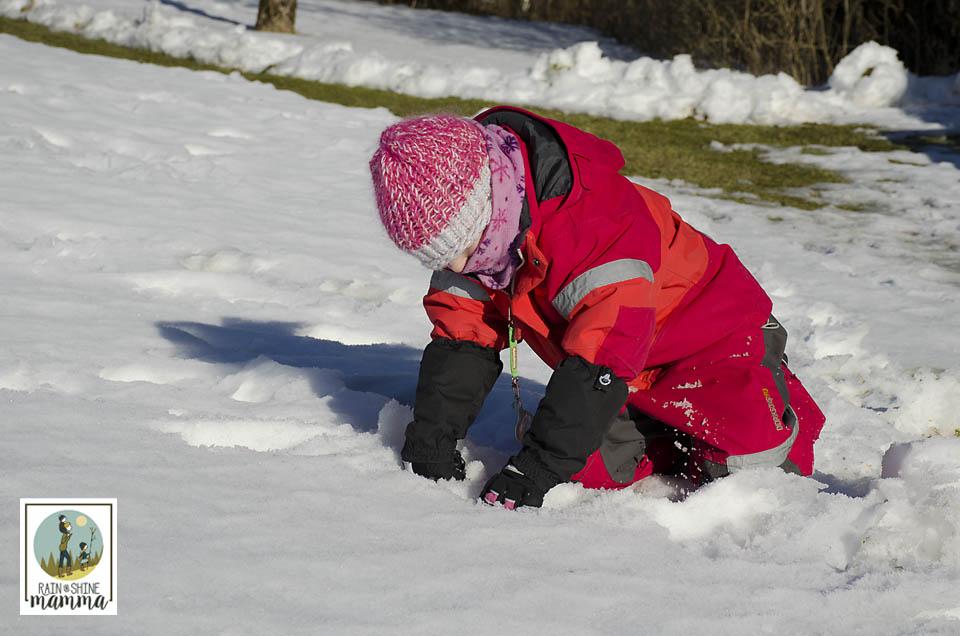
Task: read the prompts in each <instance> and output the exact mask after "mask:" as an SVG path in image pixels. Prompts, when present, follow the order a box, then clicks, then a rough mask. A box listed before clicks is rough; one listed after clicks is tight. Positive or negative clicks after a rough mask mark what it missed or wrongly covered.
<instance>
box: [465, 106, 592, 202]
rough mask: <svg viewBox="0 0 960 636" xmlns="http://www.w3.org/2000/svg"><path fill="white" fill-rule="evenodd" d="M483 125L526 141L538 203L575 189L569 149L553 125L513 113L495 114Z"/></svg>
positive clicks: (504, 111) (506, 111)
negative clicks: (509, 132) (493, 127)
mask: <svg viewBox="0 0 960 636" xmlns="http://www.w3.org/2000/svg"><path fill="white" fill-rule="evenodd" d="M482 123H484V124H496V125H497V126H505V127H507V128H509V129H510V130H512V131H513V132H514V133H516V134H517V136H518V137H520V139H522V140H523V143H524V144H525V145H526V146H527V156H528V158H529V161H530V170H531V171H533V187H534V188H535V189H536V193H537V201H538V202H542V201H546V200H547V199H552V198H553V197H556V196H562V195H565V194H567V193H569V192H570V189H571V188H573V171H572V170H571V168H570V159H569V158H568V157H567V149H566V146H564V145H563V141H562V140H561V139H560V135H558V134H557V132H556V131H555V130H553V129H552V128H551V127H550V126H548V125H547V124H545V123H543V122H542V121H539V120H537V119H534V118H532V117H530V116H529V115H525V114H523V113H518V112H517V111H512V110H497V111H494V112H492V113H490V114H489V115H487V116H486V117H484V118H483V120H482Z"/></svg>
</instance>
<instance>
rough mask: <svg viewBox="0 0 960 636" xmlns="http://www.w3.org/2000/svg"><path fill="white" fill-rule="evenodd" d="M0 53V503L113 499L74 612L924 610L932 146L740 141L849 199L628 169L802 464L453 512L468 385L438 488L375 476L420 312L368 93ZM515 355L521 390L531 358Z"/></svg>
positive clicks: (951, 338) (941, 572)
mask: <svg viewBox="0 0 960 636" xmlns="http://www.w3.org/2000/svg"><path fill="white" fill-rule="evenodd" d="M305 4H306V3H305ZM304 15H309V12H307V13H306V14H304ZM307 24H309V22H307ZM512 54H513V53H508V52H505V53H504V55H512ZM0 60H5V61H10V60H14V61H15V63H0V192H2V197H0V272H2V273H0V281H2V289H3V305H2V309H0V350H2V351H3V352H4V355H3V357H2V358H0V437H2V439H3V443H2V449H3V453H2V457H0V498H2V499H3V500H4V501H6V502H8V504H10V502H13V501H15V500H16V498H17V497H24V496H62V497H89V496H97V497H114V496H115V497H118V498H119V502H120V519H119V523H120V527H121V544H120V546H119V548H120V553H119V586H120V587H119V593H120V610H119V616H117V617H104V618H100V619H92V620H91V621H88V622H91V625H89V626H87V625H86V624H85V625H84V626H82V629H85V630H90V633H96V634H181V633H183V634H187V633H190V634H207V633H210V634H301V633H302V634H327V633H329V634H333V633H335V634H384V633H388V634H393V633H401V634H459V633H463V634H496V635H497V636H502V635H503V634H625V633H634V632H636V633H644V634H658V635H672V634H677V635H680V634H682V635H684V636H688V635H689V634H691V633H711V634H743V633H764V634H766V633H769V634H785V635H790V634H797V635H801V634H802V635H809V634H864V635H870V636H883V635H894V634H896V635H901V634H943V635H947V634H954V635H955V634H957V633H958V632H960V595H958V591H957V590H958V589H960V461H958V460H960V438H958V437H955V436H954V430H955V429H956V428H960V421H958V413H960V373H958V370H957V369H956V363H957V359H958V352H960V293H958V290H960V267H958V263H957V256H958V251H957V250H958V248H957V242H958V236H960V170H958V168H957V160H956V158H954V159H953V161H952V162H951V161H942V162H939V163H937V162H934V161H932V160H931V159H930V158H928V157H927V156H925V155H921V154H914V153H906V152H902V153H889V154H865V153H862V152H859V151H857V150H854V149H832V150H830V151H829V153H828V154H825V155H822V156H821V155H800V154H799V153H798V152H795V151H793V150H780V151H775V152H774V151H772V152H771V160H784V159H790V160H803V161H811V162H816V163H819V164H824V165H828V166H831V167H834V168H836V169H839V170H841V171H844V172H847V173H849V174H850V175H851V177H852V178H853V179H855V181H854V183H853V184H852V185H845V186H830V187H829V188H826V189H825V192H824V196H825V197H826V198H827V199H828V200H831V201H833V202H835V203H836V204H844V203H847V204H848V203H865V204H870V206H871V207H870V209H871V210H873V211H869V212H849V211H844V210H841V209H838V208H828V209H825V210H821V211H817V212H807V211H799V210H792V209H784V208H769V207H761V206H749V205H742V204H738V203H734V202H731V201H723V200H718V199H713V198H711V197H710V194H711V193H709V192H703V191H697V190H693V189H690V188H687V187H685V186H684V185H683V184H677V183H667V182H655V183H653V184H652V185H653V186H654V187H655V188H657V189H659V190H661V191H663V192H664V193H665V194H667V195H668V196H670V197H671V199H672V200H673V203H674V207H675V208H676V209H677V210H678V211H680V212H681V213H682V214H683V215H684V216H685V218H687V219H688V220H690V221H691V222H693V223H694V224H695V225H696V226H698V227H700V228H701V229H703V230H705V231H707V232H708V233H710V234H711V235H712V236H714V238H716V239H718V240H721V241H724V242H729V243H731V244H733V245H734V246H735V248H736V249H737V250H738V252H739V253H740V254H741V255H742V256H743V258H744V260H745V262H746V263H747V264H748V266H749V267H750V268H751V270H752V271H753V272H754V273H755V274H756V275H757V277H758V278H759V279H760V280H761V282H762V283H763V284H764V286H765V288H766V289H767V290H768V291H769V292H770V293H771V295H772V296H773V297H774V300H775V303H776V312H777V315H778V316H779V317H780V319H781V320H782V321H783V322H784V324H785V325H786V326H787V327H788V329H789V331H790V334H791V336H790V342H789V343H788V352H789V354H790V356H791V366H792V367H794V369H795V370H796V371H797V372H798V373H799V375H800V376H801V377H802V378H803V379H804V380H805V382H806V384H807V385H808V387H809V388H810V390H811V392H812V393H813V394H814V395H815V396H816V397H817V398H818V400H819V401H820V402H821V404H822V405H823V407H824V409H825V411H826V413H827V416H828V425H827V428H826V429H825V430H824V434H823V437H822V438H821V441H820V442H819V444H818V446H817V473H816V475H815V478H814V479H803V478H799V477H796V476H791V475H786V474H782V473H780V472H779V471H775V470H773V471H754V472H744V473H739V474H736V475H734V476H732V477H729V478H727V479H724V480H721V481H720V482H717V483H715V484H712V485H710V486H708V487H705V488H703V489H702V490H700V491H698V492H695V493H693V494H692V495H690V496H688V497H686V498H685V499H682V500H678V498H677V496H676V493H675V491H674V489H673V488H672V487H671V486H670V484H668V483H666V482H664V481H662V480H659V479H650V480H645V481H644V482H641V483H640V484H639V485H638V486H637V487H635V488H632V489H628V490H626V491H622V492H596V491H585V490H583V489H581V488H580V487H579V486H576V485H564V486H561V487H558V488H556V489H554V490H553V491H551V493H550V494H549V496H548V499H547V501H546V506H545V508H544V509H543V510H520V511H518V512H516V513H508V512H506V511H504V510H501V509H493V508H489V507H486V506H483V505H478V504H477V503H476V502H475V499H474V498H475V496H476V494H477V492H478V490H479V488H480V486H481V484H482V483H483V479H484V477H485V476H486V475H487V474H489V473H490V472H491V471H493V470H496V469H498V468H499V467H500V465H501V462H502V461H503V459H504V458H505V457H506V456H507V454H509V453H510V452H511V451H513V450H514V449H515V448H516V445H515V444H516V443H515V442H514V441H513V440H512V439H511V438H512V428H513V427H512V422H511V417H510V398H509V387H508V386H507V385H506V384H505V383H504V382H503V381H502V379H501V383H500V384H499V385H498V387H497V388H496V389H495V391H494V393H493V395H492V396H491V398H490V400H489V401H488V404H487V406H486V407H485V410H484V412H483V413H482V415H481V417H480V419H479V421H478V423H477V424H476V426H475V428H474V429H473V431H472V432H471V437H470V439H469V440H468V442H467V448H466V451H467V454H468V456H469V458H470V460H471V461H470V463H469V465H468V468H467V472H468V476H469V479H468V480H467V481H466V482H465V483H458V484H446V483H444V484H434V483H431V482H428V481H426V480H423V479H421V478H418V477H416V476H414V475H412V474H410V473H408V472H403V471H401V470H399V468H398V464H399V461H398V449H399V447H400V444H401V438H402V430H403V427H404V425H405V424H406V422H407V421H408V419H409V417H410V406H409V405H410V404H411V402H412V398H413V390H414V385H415V382H416V369H417V365H418V362H419V351H420V349H421V347H422V346H423V345H424V344H425V342H426V341H427V338H428V335H427V334H428V330H429V327H428V324H427V320H426V318H425V316H424V315H423V312H422V309H421V307H420V298H421V296H422V294H423V293H424V291H425V287H426V281H427V279H428V275H427V273H426V272H425V271H423V270H422V269H421V268H420V267H419V265H417V264H416V263H415V262H414V261H413V260H412V259H410V258H407V257H404V256H402V255H400V254H399V253H397V252H396V250H395V249H394V248H393V247H392V246H391V245H390V244H389V242H388V241H387V239H386V238H385V237H384V235H383V232H382V230H381V229H380V227H379V224H378V222H377V220H376V217H375V212H374V208H373V204H372V199H371V196H370V192H369V185H368V178H369V177H368V174H367V167H366V161H367V159H368V157H369V154H370V152H371V149H372V147H373V144H374V143H375V140H376V137H377V135H378V133H379V131H380V130H381V129H382V128H383V127H384V126H386V125H387V124H389V123H390V122H391V121H393V119H394V118H393V116H392V115H390V114H389V113H387V112H386V111H384V110H361V109H348V108H343V107H339V106H335V105H329V104H322V103H317V102H310V101H307V100H305V99H303V98H301V97H299V96H297V95H295V94H292V93H285V92H280V91H277V90H275V89H273V88H272V87H271V86H269V85H263V84H258V83H251V82H248V81H245V80H243V79H242V78H240V77H238V76H223V75H219V74H214V73H192V72H189V71H186V70H183V69H165V68H158V67H152V66H144V65H138V64H134V63H131V62H125V61H119V60H113V59H107V58H100V57H93V56H81V55H78V54H75V53H72V52H69V51H65V50H60V49H50V48H46V47H43V46H40V45H35V44H28V43H24V42H22V41H19V40H16V39H13V38H10V37H7V36H0ZM723 150H724V148H723V147H722V146H719V145H717V147H716V149H715V151H716V152H722V151H723ZM521 369H522V372H523V374H524V375H525V376H526V382H525V386H526V390H527V393H528V395H527V400H528V402H529V403H535V402H536V398H537V394H538V393H539V391H541V390H542V386H543V383H544V382H545V381H546V379H547V377H548V376H547V370H546V369H545V368H544V367H542V366H541V365H537V364H535V362H534V359H533V356H532V354H530V353H529V352H523V353H522V362H521ZM16 523H17V519H16V515H15V513H14V506H13V505H5V506H2V507H0V525H2V526H3V527H5V528H7V529H8V530H9V532H8V533H7V536H8V537H12V536H13V535H14V532H13V528H14V527H15V525H16ZM9 543H10V542H9V541H8V544H9ZM0 555H2V556H0V590H2V594H0V596H2V597H3V598H7V599H12V598H13V597H14V594H15V587H16V576H15V574H14V573H15V572H16V567H15V565H14V560H15V558H16V557H15V550H14V549H11V548H10V547H9V546H8V549H5V550H0ZM8 608H9V606H8ZM5 612H6V613H5V615H4V617H3V619H2V620H0V632H2V633H4V634H6V633H10V634H40V633H54V631H56V632H62V631H63V630H64V629H75V628H76V629H79V627H77V626H76V625H74V624H73V623H70V624H69V625H68V624H67V622H66V621H67V620H68V619H63V620H59V619H49V618H39V619H38V618H33V617H31V618H30V619H29V620H28V619H26V618H21V617H17V616H14V615H13V612H12V610H10V609H7V610H5Z"/></svg>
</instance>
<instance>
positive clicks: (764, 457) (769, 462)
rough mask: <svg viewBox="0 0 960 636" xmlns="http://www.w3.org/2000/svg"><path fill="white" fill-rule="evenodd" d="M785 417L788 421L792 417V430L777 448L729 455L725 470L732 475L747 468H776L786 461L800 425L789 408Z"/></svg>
mask: <svg viewBox="0 0 960 636" xmlns="http://www.w3.org/2000/svg"><path fill="white" fill-rule="evenodd" d="M786 415H787V416H786V417H784V419H785V420H786V419H788V418H789V416H791V415H792V416H793V417H792V419H793V429H792V430H791V431H790V437H788V438H787V439H786V440H785V441H784V442H783V443H782V444H780V445H779V446H774V447H773V448H770V449H767V450H765V451H760V452H759V453H749V454H747V455H730V456H729V457H727V469H728V470H729V471H730V472H731V473H732V472H735V471H738V470H745V469H747V468H763V467H776V466H779V465H780V464H782V463H783V462H785V461H787V455H788V454H789V453H790V449H791V448H793V443H794V442H795V441H796V440H797V433H799V432H800V423H799V422H798V421H797V417H796V415H794V414H793V409H792V408H791V407H789V406H788V407H787V414H786Z"/></svg>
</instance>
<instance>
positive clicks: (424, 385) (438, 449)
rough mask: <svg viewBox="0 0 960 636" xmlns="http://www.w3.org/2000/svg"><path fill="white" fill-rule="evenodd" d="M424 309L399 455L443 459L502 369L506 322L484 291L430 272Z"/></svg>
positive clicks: (412, 458)
mask: <svg viewBox="0 0 960 636" xmlns="http://www.w3.org/2000/svg"><path fill="white" fill-rule="evenodd" d="M424 307H425V308H426V310H427V315H428V316H429V317H430V320H431V321H432V322H433V332H432V334H431V335H432V338H433V340H432V341H431V343H430V344H428V345H427V347H426V349H424V352H423V359H422V360H421V362H420V376H419V379H418V382H417V395H416V403H415V405H414V410H413V415H414V420H413V421H412V422H411V423H410V424H409V425H408V426H407V430H406V441H405V443H404V447H403V451H402V452H401V457H402V459H403V460H404V461H407V462H443V461H449V460H450V459H451V458H452V457H453V455H454V453H455V450H456V444H457V440H459V439H462V438H463V437H464V436H465V435H466V433H467V429H468V428H469V427H470V425H471V424H472V423H473V421H474V419H476V417H477V414H478V413H479V412H480V408H481V407H482V406H483V402H484V400H485V399H486V397H487V395H488V394H489V393H490V390H491V389H492V388H493V385H494V383H495V382H496V381H497V378H498V377H499V376H500V373H501V371H502V370H503V364H502V363H501V362H500V351H501V349H503V347H504V346H505V345H506V335H505V331H506V325H505V323H504V322H503V319H502V318H499V313H498V312H497V311H496V309H495V308H494V307H493V303H492V301H491V299H490V295H489V293H487V291H486V290H485V289H484V288H483V286H481V285H480V284H479V283H477V282H476V281H475V280H473V279H471V278H468V277H466V276H462V275H460V274H455V273H453V272H450V271H448V270H441V271H438V272H434V275H433V278H432V279H431V281H430V291H429V292H428V293H427V295H426V296H425V297H424Z"/></svg>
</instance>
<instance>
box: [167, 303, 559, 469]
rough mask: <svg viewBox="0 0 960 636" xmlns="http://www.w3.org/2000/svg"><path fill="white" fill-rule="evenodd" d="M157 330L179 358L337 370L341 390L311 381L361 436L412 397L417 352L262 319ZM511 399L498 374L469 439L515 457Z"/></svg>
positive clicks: (527, 398) (534, 396)
mask: <svg viewBox="0 0 960 636" xmlns="http://www.w3.org/2000/svg"><path fill="white" fill-rule="evenodd" d="M156 326H157V329H158V331H159V332H160V335H162V336H163V337H164V338H165V339H167V340H168V341H169V342H171V343H173V344H174V345H175V346H176V347H177V350H178V355H180V356H181V357H184V358H191V359H195V360H200V361H203V362H208V363H214V364H228V365H241V364H244V363H247V362H250V361H252V360H255V359H257V358H259V357H264V358H267V359H270V360H273V361H274V362H276V363H278V364H282V365H286V366H289V367H295V368H300V369H324V370H329V371H332V372H334V373H335V374H336V375H337V376H338V377H339V379H340V380H341V381H342V382H343V384H344V386H345V387H346V389H347V390H346V391H334V392H333V393H331V391H330V388H329V383H328V382H324V381H323V380H322V379H321V378H320V377H319V376H315V377H314V378H312V380H311V381H312V386H313V388H314V391H315V392H316V393H317V395H318V396H321V397H324V396H329V398H330V402H329V403H328V405H329V407H330V409H331V410H332V411H334V412H335V413H336V414H337V415H338V416H340V417H341V418H342V419H343V421H344V422H345V423H347V424H350V425H351V426H352V427H353V428H355V429H356V430H357V431H360V432H367V433H370V432H375V431H376V429H377V421H378V416H379V413H380V410H381V409H382V408H383V406H384V404H386V403H387V401H388V400H390V399H394V400H396V401H398V402H400V403H401V404H406V405H410V406H412V405H413V403H414V398H415V396H416V387H417V376H418V373H419V368H420V357H421V353H422V352H421V351H420V350H418V349H415V348H413V347H409V346H406V345H400V344H368V345H347V344H344V343H342V342H337V341H335V340H321V339H318V338H309V337H306V336H300V335H297V331H298V330H299V329H301V328H302V327H303V326H304V325H303V324H302V323H298V322H279V321H277V322H260V321H252V320H245V319H242V318H231V317H225V318H223V320H222V324H220V325H212V324H205V323H200V322H188V321H174V322H158V323H156ZM543 391H544V386H543V385H542V384H540V383H538V382H534V381H532V380H525V381H524V396H523V397H524V402H525V403H526V404H527V405H528V408H529V407H531V406H533V405H535V404H536V402H537V401H538V400H539V399H540V397H541V396H542V395H543ZM514 420H515V416H514V414H513V394H512V392H511V389H510V378H509V374H503V375H502V376H501V377H500V379H499V380H498V381H497V384H496V385H495V386H494V388H493V391H492V392H491V394H490V396H489V397H488V398H487V401H486V403H485V404H484V406H483V409H482V410H481V412H480V415H479V416H478V417H477V421H476V422H475V423H474V425H473V426H472V427H471V429H470V432H469V435H468V437H469V438H470V440H471V441H473V442H474V443H476V444H478V445H481V446H489V447H492V448H495V449H496V450H499V451H502V452H505V453H512V452H515V451H516V450H517V449H518V448H519V445H518V443H517V441H516V440H515V439H514V436H513V435H514V433H513V428H514V427H513V424H514Z"/></svg>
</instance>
